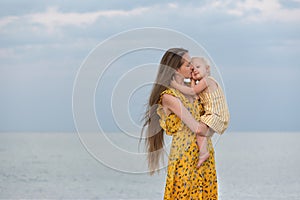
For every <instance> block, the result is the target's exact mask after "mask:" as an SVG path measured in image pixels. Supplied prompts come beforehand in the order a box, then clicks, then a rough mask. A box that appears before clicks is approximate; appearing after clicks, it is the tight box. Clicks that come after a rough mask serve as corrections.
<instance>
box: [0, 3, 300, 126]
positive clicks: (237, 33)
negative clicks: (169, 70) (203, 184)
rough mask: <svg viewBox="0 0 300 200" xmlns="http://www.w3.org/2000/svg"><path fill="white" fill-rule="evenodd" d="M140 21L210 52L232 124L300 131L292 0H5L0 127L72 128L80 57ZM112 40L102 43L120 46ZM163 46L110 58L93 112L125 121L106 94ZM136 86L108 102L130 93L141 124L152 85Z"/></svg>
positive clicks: (299, 30) (0, 13)
mask: <svg viewBox="0 0 300 200" xmlns="http://www.w3.org/2000/svg"><path fill="white" fill-rule="evenodd" d="M144 27H158V28H163V29H168V30H173V31H175V32H178V33H182V34H184V35H186V36H188V37H190V38H192V39H193V40H194V41H196V42H197V43H199V44H200V45H201V46H202V47H203V48H204V49H205V50H206V52H208V54H209V56H210V57H211V58H212V60H213V62H214V63H215V64H216V66H217V69H218V70H219V72H220V74H218V76H220V77H221V78H222V81H223V82H222V83H223V84H222V86H223V89H224V91H225V93H226V98H227V102H228V105H229V109H230V113H231V122H230V126H229V129H228V130H229V131H234V132H251V131H257V132H259V131H267V132H283V131H291V132H299V131H300V123H299V118H298V116H299V113H300V106H299V105H298V102H300V90H299V85H300V78H299V76H300V61H299V56H300V1H299V0H285V1H283V0H244V1H242V0H235V1H233V0H224V1H214V0H210V1H208V0H204V1H188V2H183V1H141V0H139V1H137V0H134V1H121V0H120V1H116V0H112V1H96V0H88V1H78V0H72V1H71V0H66V1H58V0H52V1H41V0H38V1H37V0H36V1H33V0H26V1H21V0H18V1H17V0H9V1H5V0H3V1H1V3H0V97H1V98H0V111H1V112H0V132H74V131H76V128H75V122H74V119H73V111H72V92H73V87H74V82H75V80H76V76H77V73H78V71H79V70H80V67H81V66H82V63H83V62H84V61H85V60H86V59H87V58H88V56H89V55H90V53H91V52H92V50H93V49H95V48H96V47H97V45H99V44H100V43H101V42H103V41H106V40H107V39H108V38H111V37H112V36H114V35H116V34H120V33H123V32H124V31H125V32H126V31H129V30H132V29H140V28H144ZM145 39H148V40H153V41H156V39H157V38H155V37H153V38H151V35H150V36H147V38H145ZM133 42H134V41H133ZM114 45H115V46H113V48H111V49H108V51H113V50H114V49H118V48H122V43H119V44H114ZM190 53H191V54H192V55H193V53H194V52H190ZM162 54H163V52H162V51H155V50H144V51H140V52H134V53H131V54H128V55H125V56H123V57H121V58H120V59H118V60H117V61H116V62H114V63H113V64H112V66H111V67H110V70H108V71H107V74H106V78H105V81H106V83H108V84H106V85H104V86H102V87H100V86H99V87H98V88H97V89H96V92H95V109H96V110H95V113H96V115H97V117H98V121H100V123H101V126H102V129H103V130H104V131H106V132H117V131H120V130H121V129H122V127H120V124H119V126H117V125H116V124H117V123H116V119H115V116H116V115H121V114H122V113H118V110H115V111H112V107H111V104H112V102H111V101H112V99H113V98H112V99H110V100H107V98H106V97H107V96H108V95H110V96H111V91H112V90H113V89H114V87H115V86H116V84H117V82H118V80H120V79H121V77H122V74H126V72H128V71H130V70H132V69H133V68H134V67H135V66H137V65H142V64H146V63H151V62H152V63H156V64H158V63H159V61H160V59H161V56H162ZM99 62H101V61H99ZM114 67H115V68H114ZM114 69H115V70H114ZM153 81H154V80H153ZM124 84H125V85H126V83H124ZM128 84H130V83H129V82H128ZM138 88H139V86H137V89H136V92H134V93H133V94H132V96H131V98H130V99H127V100H125V101H124V100H123V99H118V98H116V99H113V101H114V102H113V103H114V104H124V102H127V103H128V111H129V114H130V116H131V117H132V120H133V123H135V124H137V126H140V124H141V123H140V121H139V120H140V118H141V116H142V113H143V112H144V107H143V105H144V104H145V103H146V101H147V97H148V96H147V95H148V94H149V91H150V88H151V87H150V86H149V85H148V86H145V87H143V88H142V89H138ZM126 105H127V104H126ZM87 120H89V119H87ZM122 126H123V125H122Z"/></svg>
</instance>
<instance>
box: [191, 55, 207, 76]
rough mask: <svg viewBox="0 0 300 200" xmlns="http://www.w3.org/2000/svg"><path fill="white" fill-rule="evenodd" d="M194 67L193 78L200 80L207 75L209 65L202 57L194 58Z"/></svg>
mask: <svg viewBox="0 0 300 200" xmlns="http://www.w3.org/2000/svg"><path fill="white" fill-rule="evenodd" d="M192 65H193V66H194V67H193V74H192V76H193V79H195V80H199V79H201V78H203V77H204V76H206V75H207V73H208V70H209V66H207V65H206V63H205V62H204V61H203V60H202V59H193V60H192Z"/></svg>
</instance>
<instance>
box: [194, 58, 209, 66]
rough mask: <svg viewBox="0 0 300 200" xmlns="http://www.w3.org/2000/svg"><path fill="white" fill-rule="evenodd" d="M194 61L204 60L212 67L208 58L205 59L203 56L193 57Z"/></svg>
mask: <svg viewBox="0 0 300 200" xmlns="http://www.w3.org/2000/svg"><path fill="white" fill-rule="evenodd" d="M193 60H202V61H203V62H204V63H205V64H206V65H208V66H209V67H211V65H210V61H209V60H208V59H207V58H205V57H203V56H195V57H192V61H193Z"/></svg>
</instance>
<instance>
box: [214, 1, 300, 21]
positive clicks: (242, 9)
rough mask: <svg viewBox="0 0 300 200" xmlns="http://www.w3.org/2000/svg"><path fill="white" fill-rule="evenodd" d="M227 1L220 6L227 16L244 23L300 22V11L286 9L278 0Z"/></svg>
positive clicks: (297, 9)
mask: <svg viewBox="0 0 300 200" xmlns="http://www.w3.org/2000/svg"><path fill="white" fill-rule="evenodd" d="M232 2H233V1H225V3H223V4H220V5H218V7H221V8H223V9H225V10H226V12H227V14H229V15H234V16H237V17H241V18H242V19H243V20H244V21H250V22H267V21H279V22H299V19H300V9H299V8H293V9H288V8H284V7H283V5H282V4H280V2H279V1H278V0H246V1H236V3H235V4H233V3H232Z"/></svg>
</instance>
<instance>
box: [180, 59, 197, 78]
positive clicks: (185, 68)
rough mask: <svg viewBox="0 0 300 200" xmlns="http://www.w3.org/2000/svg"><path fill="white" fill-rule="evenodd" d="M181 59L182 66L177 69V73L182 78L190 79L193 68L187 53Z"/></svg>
mask: <svg viewBox="0 0 300 200" xmlns="http://www.w3.org/2000/svg"><path fill="white" fill-rule="evenodd" d="M182 59H183V60H182V62H183V64H182V65H181V67H180V68H179V69H177V72H178V73H180V74H181V75H182V76H183V77H184V78H191V77H192V70H193V66H192V65H191V57H190V55H189V54H188V53H186V54H184V55H183V56H182Z"/></svg>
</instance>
